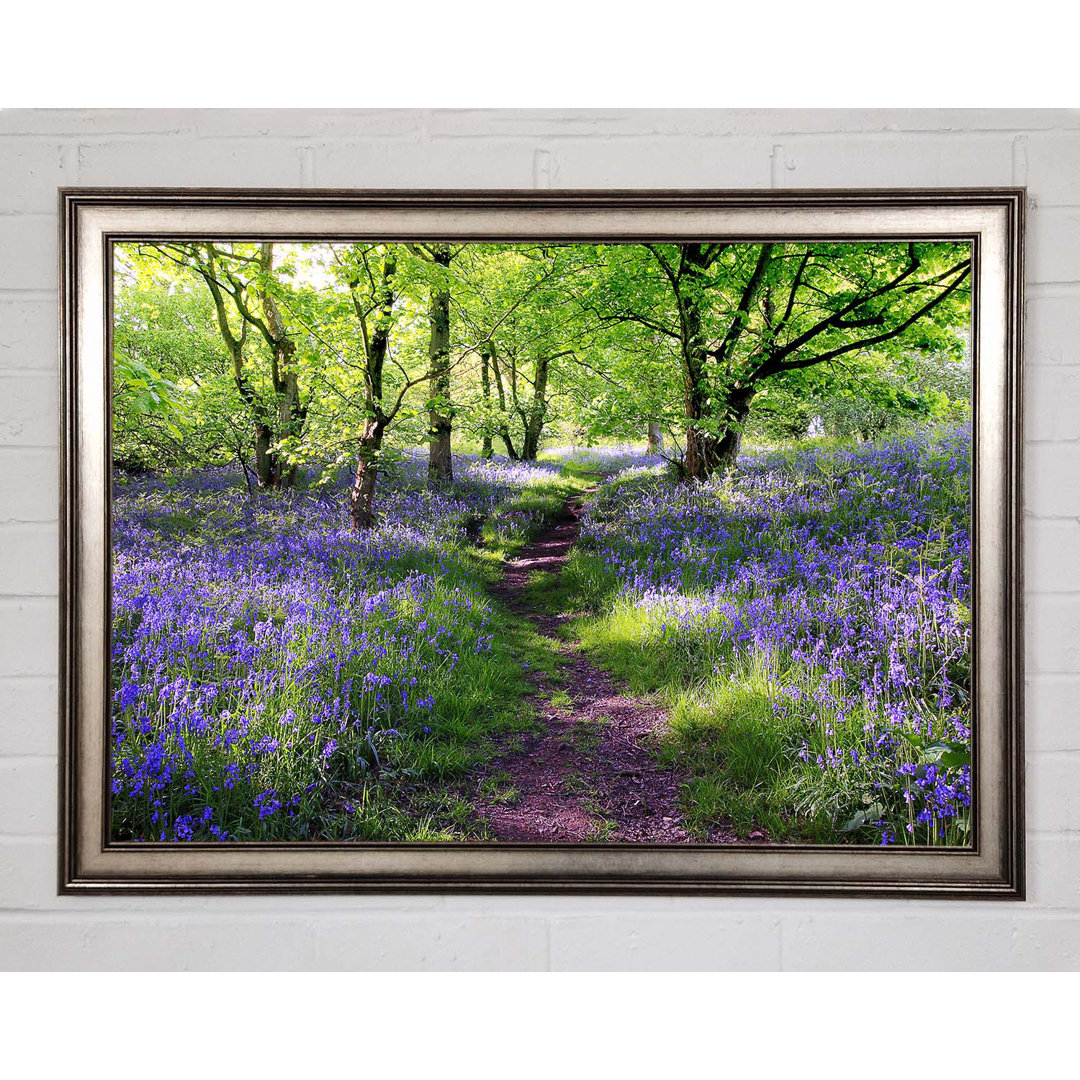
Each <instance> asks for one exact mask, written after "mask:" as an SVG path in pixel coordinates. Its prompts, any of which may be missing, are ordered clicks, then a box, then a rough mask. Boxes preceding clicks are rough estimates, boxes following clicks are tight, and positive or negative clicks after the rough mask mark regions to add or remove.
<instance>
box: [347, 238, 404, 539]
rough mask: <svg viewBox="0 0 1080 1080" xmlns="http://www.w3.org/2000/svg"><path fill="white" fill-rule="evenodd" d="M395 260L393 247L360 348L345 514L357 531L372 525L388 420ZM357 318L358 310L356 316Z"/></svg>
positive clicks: (386, 261)
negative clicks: (356, 437)
mask: <svg viewBox="0 0 1080 1080" xmlns="http://www.w3.org/2000/svg"><path fill="white" fill-rule="evenodd" d="M396 273H397V260H396V259H395V258H394V252H393V247H390V248H389V249H388V250H387V253H386V256H385V257H384V259H383V269H382V282H381V283H380V288H379V291H378V294H377V299H378V304H379V313H378V317H377V318H376V320H375V326H374V330H373V332H372V334H371V336H370V339H365V347H364V361H365V369H364V386H365V390H364V395H365V397H364V407H365V411H366V413H367V416H366V419H365V420H364V428H363V431H362V432H361V435H360V457H359V459H358V461H357V463H356V476H355V478H354V480H353V486H352V491H351V492H350V494H349V511H350V516H351V517H352V523H353V528H354V529H356V530H357V532H363V531H364V530H365V529H370V528H371V526H372V525H374V524H375V482H376V479H377V478H378V474H379V452H380V451H381V450H382V444H383V435H384V434H385V433H386V428H387V425H388V424H389V423H390V421H391V417H390V416H387V415H386V413H385V412H384V411H383V396H382V393H383V368H384V367H385V365H386V354H387V352H388V350H389V346H390V329H391V327H392V326H393V313H394V285H393V282H394V275H395V274H396ZM357 314H358V315H359V311H358V313H357Z"/></svg>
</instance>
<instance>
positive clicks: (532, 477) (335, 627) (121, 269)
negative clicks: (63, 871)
mask: <svg viewBox="0 0 1080 1080" xmlns="http://www.w3.org/2000/svg"><path fill="white" fill-rule="evenodd" d="M112 309H113V321H112V357H113V371H112V395H113V398H112V444H111V452H112V485H113V489H112V521H111V530H112V598H111V603H112V667H111V678H112V700H113V707H112V715H111V719H110V755H111V757H110V760H111V795H110V822H111V824H110V832H111V836H112V838H113V839H114V840H116V841H145V842H150V841H153V842H176V841H187V842H205V843H219V842H226V843H231V842H244V841H260V842H269V841H294V842H296V841H306V842H319V841H335V842H343V841H364V842H370V841H392V842H404V841H409V842H454V841H460V842H515V843H532V842H562V843H578V842H590V843H672V844H695V843H697V844H701V843H704V844H759V845H769V844H834V845H848V844H858V845H886V846H888V845H952V846H964V845H968V844H970V842H971V838H970V836H969V830H970V820H971V790H972V785H971V702H970V647H971V625H970V622H971V613H970V604H971V576H970V559H971V536H970V534H971V424H970V420H971V398H972V391H971V350H970V326H971V250H970V247H969V245H967V244H959V243H935V242H922V241H920V242H913V243H904V242H888V243H885V242H838V241H831V242H791V241H784V242H781V241H777V242H775V243H747V242H706V241H703V242H684V241H680V242H657V243H616V242H609V243H554V242H546V243H545V242H539V241H529V242H519V243H477V242H469V243H462V242H449V241H446V240H438V241H425V240H417V241H415V242H405V241H395V242H382V243H380V242H370V241H364V242H333V243H331V242H319V243H284V242H264V241H241V240H237V241H235V242H226V241H222V240H215V241H196V240H183V241H176V242H170V241H160V240H159V241H154V242H149V241H148V242H135V241H125V242H118V243H116V244H114V246H113V295H112Z"/></svg>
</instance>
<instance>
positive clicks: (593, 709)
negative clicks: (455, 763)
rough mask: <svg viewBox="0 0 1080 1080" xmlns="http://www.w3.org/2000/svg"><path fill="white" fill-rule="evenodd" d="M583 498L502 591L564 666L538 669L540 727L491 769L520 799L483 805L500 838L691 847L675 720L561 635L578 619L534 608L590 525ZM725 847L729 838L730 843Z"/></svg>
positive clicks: (498, 590)
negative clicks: (666, 728) (532, 589)
mask: <svg viewBox="0 0 1080 1080" xmlns="http://www.w3.org/2000/svg"><path fill="white" fill-rule="evenodd" d="M581 510H582V503H581V500H580V497H573V498H571V499H569V500H567V503H566V506H565V508H564V513H563V517H562V519H561V520H560V521H558V522H557V523H555V524H553V525H551V526H549V527H548V528H547V529H546V530H545V531H544V532H542V533H541V534H540V536H538V537H537V539H536V540H535V541H534V542H533V543H532V544H530V545H529V546H528V547H526V548H525V549H524V551H522V553H521V555H520V556H518V558H516V559H513V560H511V561H510V562H509V563H508V564H507V567H506V572H505V574H504V576H503V578H502V580H501V581H500V582H499V583H498V584H497V585H496V586H494V587H493V588H492V592H493V594H494V595H495V596H496V597H497V599H498V600H500V601H501V602H502V603H503V604H504V605H505V606H506V607H508V608H509V609H510V610H512V611H514V612H515V613H517V614H518V615H520V616H522V617H524V618H526V619H528V620H529V621H530V622H531V623H532V624H533V625H534V626H535V627H536V629H537V630H538V631H539V632H540V633H541V634H543V635H544V636H545V637H547V638H548V639H549V640H550V641H551V643H552V647H553V648H554V649H555V650H556V651H557V652H558V653H559V654H560V656H561V657H562V659H563V660H564V663H563V664H561V665H560V671H559V673H558V674H557V675H555V676H551V675H548V674H546V673H545V672H542V671H535V670H534V671H531V672H530V681H531V682H532V684H533V685H534V687H535V688H536V698H537V710H538V714H539V715H538V717H537V723H538V728H537V730H536V731H534V732H533V733H530V734H527V735H525V736H524V739H523V741H522V742H521V744H520V746H519V747H518V748H515V749H514V750H512V751H509V752H507V753H506V754H504V755H503V756H501V757H500V758H498V759H497V760H496V761H494V762H493V763H492V765H491V767H490V768H491V772H490V774H489V775H492V776H498V777H500V779H501V781H502V783H503V784H504V785H505V786H506V788H507V789H509V790H512V791H513V792H514V797H513V798H510V799H504V800H495V799H491V798H487V799H485V798H484V797H483V796H481V797H480V798H479V800H478V802H477V805H476V808H477V811H478V812H479V814H480V815H481V817H482V818H483V819H484V820H485V822H486V823H487V825H488V828H489V830H490V832H491V834H492V835H493V836H494V837H495V838H496V839H498V840H503V841H513V842H518V843H535V842H543V841H551V842H561V843H566V842H574V841H589V840H606V841H623V842H627V841H633V842H637V843H656V844H671V843H685V842H689V841H690V839H691V838H690V837H689V836H688V835H687V834H686V832H685V831H684V829H683V827H682V820H681V817H680V815H679V810H678V796H679V786H680V782H681V780H682V778H681V777H680V776H679V774H678V773H677V772H675V771H673V770H671V769H664V768H661V767H660V765H659V764H658V763H657V760H656V757H655V755H654V753H653V751H652V747H653V746H654V745H655V742H656V732H657V730H658V729H659V728H660V727H661V726H662V725H663V724H665V723H666V722H667V718H666V716H665V715H664V712H663V710H662V709H659V708H657V707H656V706H655V705H652V704H650V703H649V702H646V701H642V700H639V699H636V698H631V697H627V696H626V695H625V694H624V693H623V692H622V690H621V689H620V688H619V687H618V686H617V685H616V683H615V681H614V680H613V679H612V677H611V676H610V675H608V674H607V673H606V672H604V671H602V670H601V669H600V668H598V667H597V666H596V665H595V664H593V663H592V662H591V661H590V660H589V658H588V657H587V656H586V655H585V654H584V652H583V651H582V650H581V648H580V646H579V645H578V644H577V643H576V642H571V641H566V640H564V639H562V638H560V637H559V636H558V630H559V626H560V625H561V624H562V623H563V622H565V621H566V620H567V619H568V618H569V617H570V616H569V615H568V614H566V613H560V614H548V613H545V612H543V611H539V610H537V609H536V608H535V607H533V606H531V605H530V604H529V600H528V594H527V587H528V585H529V582H530V578H531V577H532V576H533V575H534V574H536V573H537V572H541V571H543V572H547V573H549V574H556V575H557V574H559V573H561V572H562V569H563V566H564V565H565V563H566V560H567V558H568V557H569V552H570V548H571V547H572V545H573V543H574V541H575V540H576V539H577V536H578V531H579V528H580V520H579V519H580V515H581ZM721 842H722V841H721Z"/></svg>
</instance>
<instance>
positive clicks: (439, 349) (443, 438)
mask: <svg viewBox="0 0 1080 1080" xmlns="http://www.w3.org/2000/svg"><path fill="white" fill-rule="evenodd" d="M451 258H452V256H451V254H450V249H449V248H448V247H446V246H440V247H439V248H437V249H436V251H435V255H434V260H435V265H436V266H438V267H439V268H440V269H441V270H445V269H446V268H447V267H449V265H450V259H451ZM449 361H450V289H449V286H448V285H447V284H446V283H445V281H440V282H439V283H438V284H437V285H436V288H435V291H434V292H433V294H432V297H431V342H430V345H429V346H428V371H429V372H430V379H431V401H432V404H431V407H430V409H429V411H428V424H429V428H428V436H429V442H428V479H429V480H432V481H434V482H436V483H442V484H448V483H450V482H451V481H452V480H453V479H454V462H453V457H452V454H451V448H450V439H451V435H452V431H453V419H452V417H451V415H450V370H449V366H448V365H449Z"/></svg>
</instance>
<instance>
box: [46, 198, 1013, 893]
mask: <svg viewBox="0 0 1080 1080" xmlns="http://www.w3.org/2000/svg"><path fill="white" fill-rule="evenodd" d="M1025 201H1026V196H1025V192H1024V190H1023V189H1012V188H1010V189H1003V188H986V189H946V190H896V191H888V190H862V191H783V192H781V191H760V192H758V191H754V192H746V191H744V192H736V191H656V192H645V191H568V192H556V191H543V192H534V191H314V190H309V191H262V190H244V189H232V190H230V189H224V190H209V189H191V190H182V189H169V190H160V189H65V190H62V191H61V192H60V206H59V209H60V361H61V378H60V406H61V410H60V446H61V456H60V469H61V478H60V480H61V482H60V523H61V531H60V536H61V544H60V829H59V832H60V844H59V890H60V892H62V893H85V892H107V891H123V892H139V893H205V892H217V893H268V892H278V893H289V892H364V891H373V890H381V891H397V892H416V891H428V892H431V891H435V892H465V891H469V892H485V891H487V892H543V893H555V892H594V893H667V894H694V893H712V894H759V895H760V894H771V895H818V896H821V895H835V896H860V897H868V896H891V897H958V898H967V899H972V898H1002V899H1022V898H1023V893H1024V831H1023V819H1024V799H1023V779H1024V768H1023V641H1022V621H1021V620H1022V598H1023V585H1022V550H1021V543H1022V509H1023V502H1022V487H1021V482H1022V446H1023V441H1022V364H1021V335H1022V311H1023V280H1024V274H1023V270H1024V267H1023V236H1024V208H1025ZM152 237H157V238H161V237H172V238H178V237H199V238H210V237H217V238H226V237H231V238H237V237H245V238H251V239H281V240H286V239H288V240H299V239H323V240H329V239H360V238H368V239H408V238H412V239H416V238H423V239H440V238H446V239H456V240H480V239H487V240H495V239H500V240H520V239H530V238H549V239H562V240H567V239H575V238H576V239H581V240H586V239H588V240H599V239H610V240H612V241H616V240H635V239H638V240H640V239H650V240H659V239H669V240H670V239H677V238H687V237H693V238H698V239H700V238H702V237H708V238H710V239H721V238H729V239H742V240H755V239H771V240H778V239H788V240H796V239H825V238H830V239H842V238H843V239H852V240H855V239H862V240H869V239H904V240H906V239H918V238H922V239H942V240H944V239H957V240H968V241H970V242H971V243H972V244H973V250H974V256H975V272H974V274H973V284H974V288H973V297H974V299H973V309H974V321H973V358H974V364H973V369H974V377H973V382H974V398H975V400H974V405H975V420H974V425H975V439H974V450H973V455H974V471H973V492H972V496H973V508H972V510H973V524H974V540H975V543H974V566H973V581H974V586H975V589H974V601H973V605H972V606H973V654H974V655H973V692H972V700H973V712H974V721H973V727H974V731H975V737H974V752H975V753H974V770H973V771H974V777H975V799H974V804H975V805H974V843H973V845H972V847H971V848H965V849H926V848H921V849H920V848H897V849H892V848H888V849H875V848H866V847H816V846H780V847H762V846H758V845H745V846H744V845H734V846H729V845H725V846H711V845H694V846H689V847H685V846H663V845H634V844H602V845H601V844H556V845H551V844H548V845H542V844H535V845H526V844H480V843H462V844H408V845H394V844H373V843H354V844H340V843H303V844H243V845H239V844H238V845H229V844H222V845H199V844H195V845H191V844H154V845H149V844H130V843H129V844H119V843H110V842H109V840H108V837H107V833H106V822H107V810H106V798H107V790H108V785H107V782H106V781H107V767H106V766H107V762H106V746H107V739H106V733H107V722H108V680H109V670H108V669H109V661H108V658H109V649H108V641H109V631H108V614H109V573H108V567H109V557H110V552H109V521H110V505H109V504H110V487H109V469H108V462H109V430H110V416H109V402H110V400H111V394H110V378H111V371H110V368H111V365H109V364H107V363H106V358H107V357H108V356H109V355H110V348H109V337H110V323H111V318H110V301H109V297H110V291H111V290H110V274H111V261H112V260H111V244H112V242H113V241H116V240H121V239H147V238H152Z"/></svg>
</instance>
